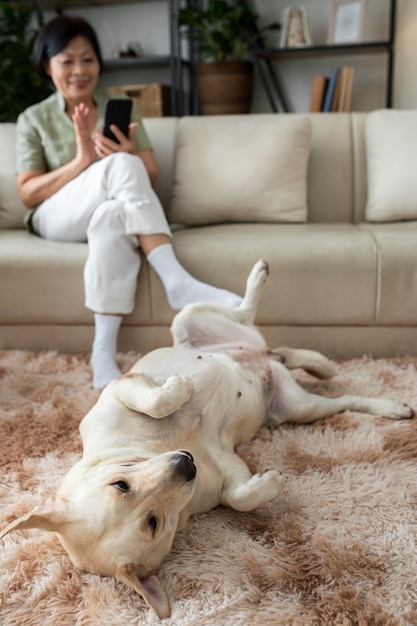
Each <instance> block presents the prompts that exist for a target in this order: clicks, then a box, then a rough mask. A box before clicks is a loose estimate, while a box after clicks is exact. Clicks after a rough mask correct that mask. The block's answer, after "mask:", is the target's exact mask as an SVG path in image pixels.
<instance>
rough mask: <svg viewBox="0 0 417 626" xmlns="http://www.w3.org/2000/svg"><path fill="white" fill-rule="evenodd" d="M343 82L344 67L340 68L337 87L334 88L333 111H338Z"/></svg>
mask: <svg viewBox="0 0 417 626" xmlns="http://www.w3.org/2000/svg"><path fill="white" fill-rule="evenodd" d="M341 84H342V68H340V70H339V73H338V75H337V81H336V88H335V90H334V96H333V101H332V109H331V110H332V113H336V112H337V110H338V106H339V102H340V90H341Z"/></svg>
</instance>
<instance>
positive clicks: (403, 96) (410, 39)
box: [394, 0, 417, 109]
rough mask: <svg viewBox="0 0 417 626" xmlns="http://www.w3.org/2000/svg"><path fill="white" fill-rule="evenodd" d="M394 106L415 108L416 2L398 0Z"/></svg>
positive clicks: (416, 59) (416, 100)
mask: <svg viewBox="0 0 417 626" xmlns="http://www.w3.org/2000/svg"><path fill="white" fill-rule="evenodd" d="M394 93H395V98H394V106H395V107H396V108H399V109H416V108H417V2H416V0H398V18H397V36H396V64H395V89H394Z"/></svg>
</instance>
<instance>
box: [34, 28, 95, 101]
mask: <svg viewBox="0 0 417 626" xmlns="http://www.w3.org/2000/svg"><path fill="white" fill-rule="evenodd" d="M45 70H46V72H47V74H48V75H49V76H50V77H51V80H52V82H53V83H54V85H55V87H56V89H57V90H58V91H59V92H60V93H61V94H62V95H63V97H64V99H65V101H66V102H71V103H73V104H78V103H79V102H87V103H88V102H89V100H91V98H92V95H93V92H94V90H95V88H96V85H97V82H98V79H99V76H100V65H99V62H98V59H97V56H96V54H95V52H94V49H93V48H92V46H91V44H90V42H89V41H88V39H86V38H85V37H82V36H81V35H80V36H78V37H75V38H74V39H72V40H71V41H70V42H69V44H68V45H67V47H66V48H64V49H63V50H61V52H59V53H58V54H56V55H55V56H53V57H51V58H50V59H49V61H48V62H47V64H46V66H45Z"/></svg>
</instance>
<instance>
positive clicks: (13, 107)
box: [0, 0, 51, 122]
mask: <svg viewBox="0 0 417 626" xmlns="http://www.w3.org/2000/svg"><path fill="white" fill-rule="evenodd" d="M42 24H43V17H42V13H41V12H40V11H39V10H38V9H34V7H33V4H32V3H31V2H29V1H24V0H19V2H16V3H13V4H11V3H9V2H5V0H0V122H15V121H16V118H17V116H18V115H19V113H20V112H21V111H23V110H24V109H26V107H28V106H30V105H31V104H34V103H35V102H39V100H42V99H43V98H45V97H46V96H48V95H49V94H50V93H51V89H50V88H49V87H47V86H46V85H44V84H43V83H42V81H41V80H40V78H38V76H37V75H36V73H35V71H34V70H33V68H32V64H31V60H30V57H31V53H32V48H33V44H34V42H35V39H36V36H37V34H38V32H39V29H40V28H41V26H42Z"/></svg>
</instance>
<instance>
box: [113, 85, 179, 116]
mask: <svg viewBox="0 0 417 626" xmlns="http://www.w3.org/2000/svg"><path fill="white" fill-rule="evenodd" d="M107 91H108V92H109V93H110V94H112V95H117V94H123V95H125V96H128V97H129V98H132V100H133V101H134V103H135V104H136V106H137V107H138V109H139V111H140V114H141V116H142V117H163V116H164V115H170V114H171V88H170V87H168V86H167V85H161V84H160V83H149V84H147V85H120V86H119V87H108V88H107Z"/></svg>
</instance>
